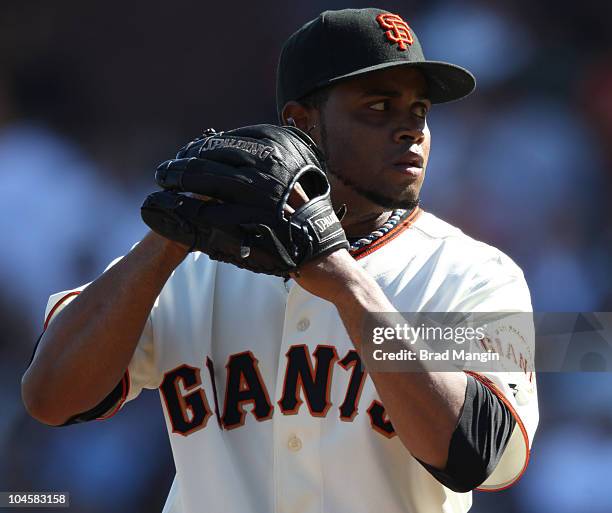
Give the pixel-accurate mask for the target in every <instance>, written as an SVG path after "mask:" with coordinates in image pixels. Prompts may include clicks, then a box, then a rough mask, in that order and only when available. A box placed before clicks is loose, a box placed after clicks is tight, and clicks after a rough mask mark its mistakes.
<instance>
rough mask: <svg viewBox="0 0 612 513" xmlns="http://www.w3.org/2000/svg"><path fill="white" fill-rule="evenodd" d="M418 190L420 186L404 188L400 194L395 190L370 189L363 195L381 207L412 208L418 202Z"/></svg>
mask: <svg viewBox="0 0 612 513" xmlns="http://www.w3.org/2000/svg"><path fill="white" fill-rule="evenodd" d="M419 192H420V187H419V188H415V189H414V190H409V189H404V190H403V191H402V193H401V194H398V193H397V191H389V190H385V191H374V190H370V191H368V194H366V195H365V196H366V197H367V198H368V199H369V200H370V201H372V202H373V203H375V204H376V205H378V206H380V207H383V208H393V209H395V208H402V209H405V210H412V209H413V208H414V207H416V206H418V204H419Z"/></svg>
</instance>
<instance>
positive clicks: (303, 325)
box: [297, 319, 310, 331]
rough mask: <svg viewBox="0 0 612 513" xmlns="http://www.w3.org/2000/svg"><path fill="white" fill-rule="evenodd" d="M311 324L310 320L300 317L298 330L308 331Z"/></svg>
mask: <svg viewBox="0 0 612 513" xmlns="http://www.w3.org/2000/svg"><path fill="white" fill-rule="evenodd" d="M309 326H310V321H309V320H308V319H300V320H299V322H298V323H297V329H298V331H306V330H307V329H308V328H309Z"/></svg>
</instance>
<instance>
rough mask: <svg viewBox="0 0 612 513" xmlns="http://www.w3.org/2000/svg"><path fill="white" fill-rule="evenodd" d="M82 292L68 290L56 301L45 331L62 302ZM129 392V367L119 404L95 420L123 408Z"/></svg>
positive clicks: (111, 414)
mask: <svg viewBox="0 0 612 513" xmlns="http://www.w3.org/2000/svg"><path fill="white" fill-rule="evenodd" d="M80 293H81V291H80V290H73V291H72V292H68V294H66V295H65V296H63V297H62V298H61V299H60V300H59V301H58V302H57V303H55V305H54V306H53V308H51V311H50V312H49V314H48V315H47V318H46V319H45V323H44V324H43V333H44V332H45V331H47V328H48V327H49V323H50V322H51V319H52V318H53V314H54V313H55V312H56V311H57V309H58V308H59V307H60V306H61V305H62V303H64V302H65V301H66V300H67V299H68V298H71V297H72V296H78V295H79V294H80ZM129 393H130V372H129V370H128V369H126V370H125V374H124V375H123V377H122V378H121V399H120V400H119V402H118V403H117V405H116V406H115V407H114V408H113V409H112V410H111V412H110V413H106V414H104V415H102V416H101V417H97V418H96V419H95V420H106V419H110V418H111V417H112V416H113V415H114V414H115V413H117V412H118V411H119V409H120V408H121V406H122V405H123V403H124V402H125V400H126V399H127V396H128V394H129Z"/></svg>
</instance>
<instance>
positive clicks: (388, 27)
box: [276, 8, 476, 118]
mask: <svg viewBox="0 0 612 513" xmlns="http://www.w3.org/2000/svg"><path fill="white" fill-rule="evenodd" d="M393 66H410V67H414V68H418V69H419V70H421V71H422V73H423V74H424V75H425V78H426V80H427V85H428V97H429V99H430V100H431V102H432V103H444V102H449V101H453V100H458V99H460V98H463V97H465V96H467V95H468V94H470V93H471V92H472V91H473V90H474V88H475V87H476V79H475V78H474V76H473V75H472V74H471V73H470V72H469V71H468V70H466V69H464V68H462V67H461V66H457V65H455V64H450V63H448V62H439V61H428V60H426V59H425V56H424V55H423V50H422V49H421V44H420V43H419V40H418V38H417V36H416V34H415V33H414V31H413V30H412V28H410V26H409V25H408V23H406V22H405V21H404V20H403V19H402V18H401V17H400V16H398V15H397V14H392V13H390V12H387V11H384V10H382V9H375V8H368V9H342V10H340V11H325V12H323V13H321V14H320V15H319V16H318V17H317V18H315V19H314V20H312V21H309V22H308V23H306V25H304V26H303V27H302V28H300V29H299V30H298V31H297V32H295V33H294V34H292V35H291V36H290V37H289V39H287V41H286V42H285V44H284V46H283V49H282V51H281V55H280V59H279V63H278V71H277V76H276V104H277V110H278V114H279V118H280V116H281V112H282V110H283V107H284V106H285V104H286V103H287V102H288V101H290V100H299V99H300V98H302V97H304V96H306V95H307V94H309V93H311V92H313V91H314V90H316V89H318V88H320V87H324V86H327V85H329V84H333V83H334V82H337V81H339V80H343V79H347V78H350V77H355V76H357V75H362V74H364V73H369V72H371V71H376V70H380V69H384V68H389V67H393Z"/></svg>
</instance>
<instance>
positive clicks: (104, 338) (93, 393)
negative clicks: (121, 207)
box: [22, 234, 186, 424]
mask: <svg viewBox="0 0 612 513" xmlns="http://www.w3.org/2000/svg"><path fill="white" fill-rule="evenodd" d="M185 254H186V250H183V249H182V248H181V247H179V246H177V245H176V244H174V243H170V242H169V241H167V240H166V239H163V238H162V237H159V236H158V235H155V234H149V235H147V236H146V237H145V238H144V239H143V240H142V242H141V243H140V244H138V246H136V247H135V248H134V249H133V250H132V251H131V252H130V253H129V254H128V255H126V257H125V258H123V259H122V260H121V261H120V262H118V263H117V264H116V265H115V266H113V267H112V268H111V269H109V270H108V271H107V272H106V273H104V274H103V275H102V276H100V277H99V278H98V279H97V280H95V281H94V282H93V283H91V284H90V285H89V286H88V287H87V288H86V289H85V290H84V291H83V292H82V293H81V294H79V296H78V297H76V299H74V301H72V303H70V304H69V305H68V306H66V307H65V309H64V310H63V311H62V312H60V313H59V314H58V316H57V318H55V319H54V320H53V321H52V322H51V323H50V325H49V327H48V329H47V331H46V332H45V334H44V335H43V337H42V339H41V341H40V344H39V346H38V349H37V351H36V355H35V357H34V359H33V361H32V363H31V365H30V367H29V368H28V369H27V371H26V373H25V374H24V376H23V379H22V396H23V400H24V403H25V405H26V408H27V409H28V411H29V412H30V414H31V415H32V416H33V417H35V418H37V419H38V420H41V421H42V422H45V423H48V424H62V423H63V422H65V421H66V420H67V419H68V418H69V417H71V416H73V415H75V414H78V413H81V412H84V411H87V410H89V409H91V408H93V407H94V406H96V405H97V404H98V403H99V402H100V401H101V400H102V399H103V398H104V397H106V395H107V394H108V393H109V392H110V391H111V390H112V389H113V388H114V387H115V386H116V385H117V383H118V382H119V381H120V380H121V377H122V375H123V373H124V372H125V369H126V368H127V366H128V364H129V361H130V359H131V357H132V355H133V353H134V350H135V347H136V345H137V343H138V340H139V338H140V335H141V333H142V330H143V328H144V325H145V323H146V319H147V317H148V315H149V313H150V311H151V308H152V307H153V303H154V301H155V299H156V298H157V296H158V295H159V293H160V291H161V289H162V287H163V286H164V284H165V282H166V281H167V279H168V277H169V276H170V274H171V272H172V271H173V270H174V269H175V268H176V266H177V265H178V264H179V263H180V262H181V261H182V260H183V258H184V257H185Z"/></svg>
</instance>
